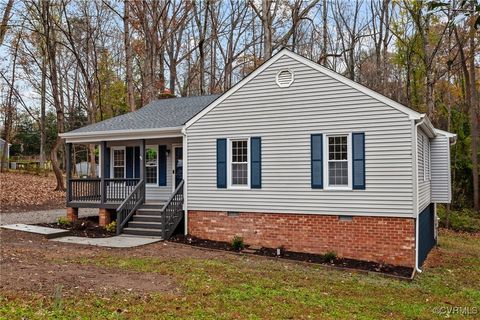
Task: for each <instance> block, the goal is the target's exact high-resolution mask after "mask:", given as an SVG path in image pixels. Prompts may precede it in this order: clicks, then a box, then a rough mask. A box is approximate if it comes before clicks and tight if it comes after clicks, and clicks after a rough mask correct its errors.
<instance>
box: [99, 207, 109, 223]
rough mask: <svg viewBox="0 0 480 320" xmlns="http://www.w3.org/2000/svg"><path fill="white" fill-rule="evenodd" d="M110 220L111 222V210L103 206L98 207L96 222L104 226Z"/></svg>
mask: <svg viewBox="0 0 480 320" xmlns="http://www.w3.org/2000/svg"><path fill="white" fill-rule="evenodd" d="M110 222H112V211H111V210H110V209H105V208H100V209H98V224H99V225H100V226H101V227H105V226H106V225H107V224H109V223H110Z"/></svg>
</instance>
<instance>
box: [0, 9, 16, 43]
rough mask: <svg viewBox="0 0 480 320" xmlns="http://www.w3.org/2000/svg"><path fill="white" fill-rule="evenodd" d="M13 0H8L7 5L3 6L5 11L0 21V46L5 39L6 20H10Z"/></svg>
mask: <svg viewBox="0 0 480 320" xmlns="http://www.w3.org/2000/svg"><path fill="white" fill-rule="evenodd" d="M12 7H13V0H8V2H7V5H6V6H5V11H4V12H3V18H2V22H1V23H0V46H1V45H2V44H3V40H4V39H5V34H6V33H7V29H8V21H9V20H10V12H11V11H12Z"/></svg>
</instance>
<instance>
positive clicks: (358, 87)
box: [185, 49, 422, 129]
mask: <svg viewBox="0 0 480 320" xmlns="http://www.w3.org/2000/svg"><path fill="white" fill-rule="evenodd" d="M284 56H288V57H290V58H292V59H294V60H296V61H298V62H300V63H302V64H304V65H307V66H309V67H311V68H313V69H314V70H317V71H318V72H321V73H322V74H323V75H325V76H328V77H331V78H333V79H335V80H337V81H339V82H342V83H343V84H345V85H347V86H349V87H350V88H353V89H355V90H358V91H359V92H362V93H364V94H365V95H367V96H370V97H371V98H373V99H375V100H377V101H380V102H382V103H384V104H385V105H388V106H390V107H392V108H394V109H396V110H398V111H400V112H402V113H404V114H406V115H408V116H409V117H410V118H411V119H420V118H421V116H422V114H421V113H419V112H416V111H414V110H412V109H410V108H408V107H406V106H404V105H402V104H400V103H398V102H395V101H393V100H391V99H389V98H387V97H386V96H384V95H381V94H379V93H378V92H375V91H374V90H371V89H369V88H367V87H365V86H363V85H361V84H359V83H357V82H355V81H353V80H350V79H348V78H346V77H344V76H342V75H340V74H338V73H336V72H334V71H332V70H330V69H328V68H325V67H323V66H321V65H319V64H317V63H315V62H313V61H311V60H309V59H307V58H305V57H302V56H300V55H298V54H296V53H294V52H292V51H290V50H287V49H282V50H281V51H279V52H278V53H277V54H275V55H274V56H272V57H271V58H270V59H269V60H267V61H265V62H264V63H263V64H262V65H261V66H260V67H258V68H257V69H255V70H254V71H253V72H252V73H250V74H249V75H248V76H247V77H245V78H244V79H243V80H241V81H240V82H238V83H237V84H236V85H234V86H233V87H232V88H230V90H228V91H227V92H225V93H224V94H223V95H221V96H220V97H219V98H218V99H216V100H215V101H214V102H212V103H211V104H210V105H209V106H208V107H206V108H205V109H203V110H202V111H201V112H199V113H198V114H197V115H195V116H194V117H193V118H192V119H190V120H189V121H188V122H187V123H186V124H185V129H187V128H188V127H190V126H191V125H192V124H194V123H195V122H196V121H198V120H199V119H200V118H202V117H203V116H204V115H206V114H207V113H208V112H210V111H211V110H212V109H214V108H215V107H216V106H217V105H219V104H220V103H222V102H223V101H224V100H226V99H227V98H228V97H230V96H231V95H233V94H234V93H235V92H237V91H238V90H239V89H240V88H242V87H244V86H245V85H246V84H248V83H249V82H250V81H251V80H253V79H255V78H256V77H257V76H258V75H259V74H260V73H262V72H263V71H264V70H266V69H267V68H268V67H270V66H271V65H272V64H274V63H275V62H277V61H278V60H280V59H281V58H282V57H284Z"/></svg>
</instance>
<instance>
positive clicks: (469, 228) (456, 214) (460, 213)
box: [437, 205, 480, 232]
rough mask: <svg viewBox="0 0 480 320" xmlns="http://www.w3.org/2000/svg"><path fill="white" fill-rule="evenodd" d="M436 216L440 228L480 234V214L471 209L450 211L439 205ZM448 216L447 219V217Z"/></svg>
mask: <svg viewBox="0 0 480 320" xmlns="http://www.w3.org/2000/svg"><path fill="white" fill-rule="evenodd" d="M437 214H438V217H439V218H440V226H441V227H443V228H449V229H451V230H454V231H465V232H480V214H478V213H477V212H475V211H474V210H473V209H468V208H467V209H462V210H450V212H447V210H446V208H445V207H444V206H441V205H439V206H438V208H437ZM447 216H448V217H447Z"/></svg>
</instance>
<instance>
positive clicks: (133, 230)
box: [123, 227, 162, 237]
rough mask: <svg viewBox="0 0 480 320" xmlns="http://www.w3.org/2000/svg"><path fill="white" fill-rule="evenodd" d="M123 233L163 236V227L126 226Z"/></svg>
mask: <svg viewBox="0 0 480 320" xmlns="http://www.w3.org/2000/svg"><path fill="white" fill-rule="evenodd" d="M123 233H125V234H134V235H137V236H154V237H161V236H162V229H148V228H131V227H128V228H125V229H123Z"/></svg>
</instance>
